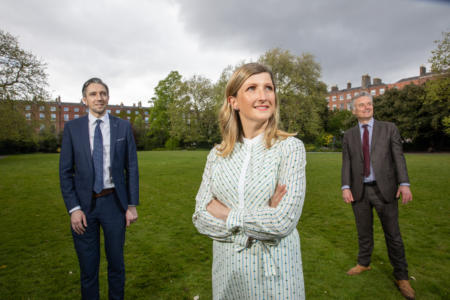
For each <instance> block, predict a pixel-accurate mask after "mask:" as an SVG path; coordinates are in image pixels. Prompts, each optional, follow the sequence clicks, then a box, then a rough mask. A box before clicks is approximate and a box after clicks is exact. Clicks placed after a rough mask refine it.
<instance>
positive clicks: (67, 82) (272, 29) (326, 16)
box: [0, 0, 450, 105]
mask: <svg viewBox="0 0 450 300" xmlns="http://www.w3.org/2000/svg"><path fill="white" fill-rule="evenodd" d="M0 29H2V30H4V31H7V32H9V33H11V34H12V35H14V36H16V37H17V38H18V40H19V43H20V45H21V46H22V48H24V49H26V50H28V51H31V52H32V53H34V54H35V55H36V56H37V57H39V58H41V59H42V60H43V61H45V62H46V63H47V72H48V74H49V85H50V86H49V91H50V92H51V93H52V95H53V97H56V96H58V95H60V96H61V98H62V101H66V102H77V101H80V99H81V91H80V89H81V86H82V84H83V82H84V81H85V80H87V79H88V78H90V77H94V76H95V77H101V78H103V79H104V81H105V82H107V83H108V85H109V87H110V94H111V98H110V103H112V104H119V103H120V102H123V103H124V104H128V105H131V104H132V103H137V101H142V103H143V104H144V105H148V104H147V101H148V100H149V99H150V98H151V97H152V96H153V91H154V88H155V86H156V85H157V84H158V81H159V80H162V79H164V78H165V77H166V76H167V75H168V74H169V72H170V71H172V70H177V71H179V72H180V73H181V74H182V75H183V76H184V77H185V78H189V77H191V76H192V75H194V74H196V75H203V76H205V77H207V78H209V79H211V80H212V81H216V80H217V79H218V78H219V75H220V73H221V71H222V70H223V69H224V68H225V67H227V66H228V65H236V64H238V63H239V62H241V61H242V60H246V61H251V60H256V59H257V58H258V57H259V56H260V55H261V54H263V53H264V52H266V51H267V50H269V49H272V48H275V47H280V48H282V49H287V50H289V51H291V52H292V53H293V54H296V55H300V54H301V53H304V52H309V53H312V54H313V55H314V56H315V58H316V60H317V61H318V62H319V63H320V64H321V66H322V80H323V81H324V82H325V83H326V84H327V85H328V86H329V87H330V86H331V85H334V84H337V85H338V86H339V88H343V87H345V85H346V83H347V82H348V81H351V82H352V85H353V86H359V85H360V83H361V75H362V74H366V73H368V74H369V75H370V76H371V77H372V78H373V77H380V78H382V79H383V81H384V82H386V83H390V82H394V81H397V80H399V79H401V78H404V77H410V76H416V75H418V73H419V67H420V65H425V66H427V67H429V64H428V59H429V58H430V55H431V54H430V52H431V50H432V49H434V48H435V44H434V43H433V41H434V40H437V39H441V37H442V35H441V33H442V32H443V31H449V30H450V2H449V1H426V0H377V1H369V0H367V1H366V0H342V1H335V0H316V1H312V0H285V1H282V0H278V1H277V0H249V1H246V0H220V1H213V0H151V1H150V0H148V1H145V0H109V1H107V0H76V1H73V0H71V1H69V0H58V1H56V0H40V1H37V0H35V1H33V0H28V1H27V0H2V1H1V2H0Z"/></svg>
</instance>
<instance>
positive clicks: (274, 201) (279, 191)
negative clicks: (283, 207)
mask: <svg viewBox="0 0 450 300" xmlns="http://www.w3.org/2000/svg"><path fill="white" fill-rule="evenodd" d="M286 192H287V189H286V185H285V184H278V185H277V188H276V190H275V193H274V194H273V196H272V198H270V201H269V206H270V207H273V208H275V207H277V206H278V204H279V203H280V202H281V199H283V196H284V195H285V194H286Z"/></svg>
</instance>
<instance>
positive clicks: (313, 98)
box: [259, 48, 327, 142]
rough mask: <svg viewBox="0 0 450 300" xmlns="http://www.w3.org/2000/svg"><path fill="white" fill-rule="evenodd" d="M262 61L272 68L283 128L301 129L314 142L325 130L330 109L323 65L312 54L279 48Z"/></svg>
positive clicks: (291, 130) (270, 51) (261, 61)
mask: <svg viewBox="0 0 450 300" xmlns="http://www.w3.org/2000/svg"><path fill="white" fill-rule="evenodd" d="M259 62H260V63H262V64H264V65H267V66H270V67H271V69H272V72H273V75H274V80H275V84H276V86H277V95H278V100H279V103H280V115H281V121H282V125H283V127H284V128H285V129H286V130H287V131H289V132H298V134H299V136H300V137H301V138H302V139H303V140H304V141H306V142H308V141H309V142H311V141H314V140H315V138H316V137H318V136H319V134H320V133H321V132H322V130H323V125H324V124H323V122H324V118H325V116H326V111H327V106H326V101H325V100H324V99H325V96H326V94H327V90H326V85H325V84H324V83H323V82H321V81H320V80H319V79H320V72H321V69H320V65H319V64H318V63H317V62H315V61H314V57H313V56H312V55H311V54H308V53H305V54H302V55H301V56H295V55H293V54H291V53H290V52H289V51H288V50H281V49H279V48H275V49H272V50H269V51H267V52H266V53H265V54H264V55H262V56H261V57H260V58H259Z"/></svg>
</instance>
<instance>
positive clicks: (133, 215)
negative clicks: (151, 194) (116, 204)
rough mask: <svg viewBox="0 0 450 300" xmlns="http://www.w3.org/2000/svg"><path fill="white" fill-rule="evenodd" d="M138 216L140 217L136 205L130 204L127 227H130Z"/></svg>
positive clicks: (127, 213)
mask: <svg viewBox="0 0 450 300" xmlns="http://www.w3.org/2000/svg"><path fill="white" fill-rule="evenodd" d="M137 218H138V213H137V210H136V206H128V209H127V212H126V213H125V219H126V221H127V227H129V226H130V224H131V223H134V222H136V221H137Z"/></svg>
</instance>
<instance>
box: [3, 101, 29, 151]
mask: <svg viewBox="0 0 450 300" xmlns="http://www.w3.org/2000/svg"><path fill="white" fill-rule="evenodd" d="M16 105H17V102H16V101H12V100H4V101H0V120H2V126H0V154H11V153H22V152H33V151H36V149H37V144H36V141H35V139H34V136H33V129H32V127H31V126H30V124H28V122H27V120H25V117H24V116H23V114H22V113H20V109H17V108H16Z"/></svg>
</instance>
